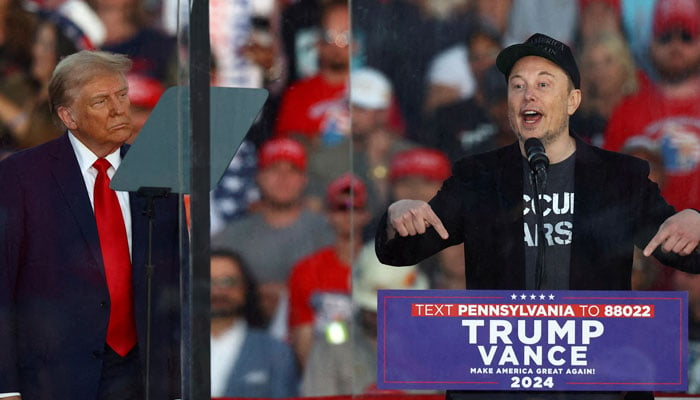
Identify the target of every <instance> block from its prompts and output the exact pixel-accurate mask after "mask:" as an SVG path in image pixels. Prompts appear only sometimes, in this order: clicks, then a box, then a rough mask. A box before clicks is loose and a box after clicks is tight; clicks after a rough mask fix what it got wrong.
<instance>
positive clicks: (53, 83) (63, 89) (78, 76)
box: [49, 50, 132, 118]
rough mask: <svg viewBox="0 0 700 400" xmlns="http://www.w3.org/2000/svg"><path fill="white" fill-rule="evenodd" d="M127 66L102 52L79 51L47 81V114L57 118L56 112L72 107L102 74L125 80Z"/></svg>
mask: <svg viewBox="0 0 700 400" xmlns="http://www.w3.org/2000/svg"><path fill="white" fill-rule="evenodd" d="M131 64H132V63H131V60H130V59H129V57H127V56H125V55H123V54H113V53H108V52H105V51H88V50H83V51H80V52H77V53H74V54H71V55H69V56H67V57H65V58H63V59H62V60H61V61H59V63H58V65H56V68H55V69H54V71H53V74H52V75H51V79H50V80H49V111H51V114H52V115H53V116H54V117H56V118H57V111H58V108H59V107H62V106H68V105H69V104H71V103H73V101H74V100H75V99H76V97H77V96H78V92H79V91H80V88H81V87H83V86H84V85H85V84H86V83H87V82H88V81H90V80H91V79H93V78H95V77H96V76H100V75H105V74H120V75H122V76H126V73H127V72H129V70H130V69H131Z"/></svg>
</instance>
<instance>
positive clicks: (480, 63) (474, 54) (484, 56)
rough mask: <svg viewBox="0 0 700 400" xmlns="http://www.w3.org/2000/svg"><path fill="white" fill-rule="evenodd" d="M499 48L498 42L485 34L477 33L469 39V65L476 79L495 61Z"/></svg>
mask: <svg viewBox="0 0 700 400" xmlns="http://www.w3.org/2000/svg"><path fill="white" fill-rule="evenodd" d="M500 50H501V46H500V44H499V43H498V42H496V41H494V40H493V39H491V38H489V37H488V36H486V35H478V36H476V37H474V38H472V39H471V40H470V41H469V56H468V57H469V65H470V67H471V70H472V73H473V74H474V76H475V77H476V79H477V81H478V80H480V79H481V77H482V76H484V72H485V71H486V70H487V69H489V67H491V66H492V65H494V64H495V63H496V57H497V56H498V52H499V51H500Z"/></svg>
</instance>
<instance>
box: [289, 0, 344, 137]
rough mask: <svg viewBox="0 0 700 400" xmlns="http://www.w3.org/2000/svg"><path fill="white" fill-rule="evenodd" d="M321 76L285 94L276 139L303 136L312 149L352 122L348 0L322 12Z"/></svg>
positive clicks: (295, 84) (327, 6)
mask: <svg viewBox="0 0 700 400" xmlns="http://www.w3.org/2000/svg"><path fill="white" fill-rule="evenodd" d="M320 18H321V23H320V26H321V29H322V32H321V37H320V38H319V40H318V73H317V74H316V75H314V76H312V77H309V78H305V79H302V80H299V81H296V82H292V83H291V85H290V86H289V87H288V88H287V89H286V90H285V92H284V94H283V95H282V99H281V102H280V108H279V112H278V115H277V122H276V125H275V136H276V137H285V136H294V135H299V136H300V137H301V138H302V139H304V140H306V141H308V142H309V143H310V144H311V145H312V146H315V145H316V143H317V142H318V140H319V139H318V138H319V136H320V134H321V132H322V131H323V130H325V129H331V128H332V127H333V126H334V124H336V125H338V124H342V123H343V120H347V119H348V106H347V102H346V84H347V80H348V77H349V72H350V53H351V51H352V41H351V37H350V14H349V10H348V4H347V0H328V1H327V2H326V3H325V4H324V6H323V9H322V11H321V17H320Z"/></svg>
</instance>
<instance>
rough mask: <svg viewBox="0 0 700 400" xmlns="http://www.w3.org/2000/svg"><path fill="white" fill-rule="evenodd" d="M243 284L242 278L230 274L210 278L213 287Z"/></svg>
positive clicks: (239, 285) (232, 286)
mask: <svg viewBox="0 0 700 400" xmlns="http://www.w3.org/2000/svg"><path fill="white" fill-rule="evenodd" d="M241 286H243V279H240V278H234V277H232V276H222V277H220V278H213V279H212V280H211V287H213V288H234V287H241Z"/></svg>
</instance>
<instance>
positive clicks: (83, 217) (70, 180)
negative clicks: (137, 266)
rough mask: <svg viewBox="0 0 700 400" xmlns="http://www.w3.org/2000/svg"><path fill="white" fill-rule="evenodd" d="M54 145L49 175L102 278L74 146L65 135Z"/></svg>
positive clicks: (94, 230)
mask: <svg viewBox="0 0 700 400" xmlns="http://www.w3.org/2000/svg"><path fill="white" fill-rule="evenodd" d="M54 144H55V145H54V146H53V147H52V148H51V149H50V151H49V154H50V157H52V159H53V160H52V161H53V162H52V167H51V174H52V175H53V177H54V179H55V180H56V184H57V186H58V189H59V190H60V191H61V193H62V194H63V197H64V198H65V199H66V203H67V205H68V209H69V210H70V212H71V213H72V214H73V216H74V217H75V220H76V222H77V224H78V226H79V227H80V230H81V231H82V233H83V238H84V239H85V242H86V243H87V246H88V247H89V248H90V252H91V253H92V255H93V257H94V258H95V262H97V265H99V266H100V271H101V273H102V275H103V276H104V265H103V263H102V251H101V250H100V240H99V237H98V235H97V224H96V223H95V214H94V212H93V211H92V206H91V205H90V197H89V196H88V193H87V188H86V187H85V181H84V180H83V176H82V173H81V171H80V166H79V165H78V160H77V159H76V158H75V153H74V152H73V147H72V146H71V144H70V140H69V139H68V134H65V135H63V136H62V137H61V138H59V139H57V140H56V141H55V142H54Z"/></svg>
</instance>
